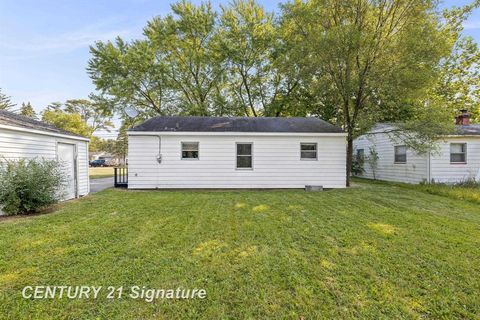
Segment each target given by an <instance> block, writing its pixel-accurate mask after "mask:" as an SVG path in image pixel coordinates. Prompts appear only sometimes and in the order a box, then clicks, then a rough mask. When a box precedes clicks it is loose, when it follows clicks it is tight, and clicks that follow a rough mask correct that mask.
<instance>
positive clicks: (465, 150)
mask: <svg viewBox="0 0 480 320" xmlns="http://www.w3.org/2000/svg"><path fill="white" fill-rule="evenodd" d="M452 144H461V145H463V146H465V147H464V151H463V152H462V153H460V152H455V153H453V154H463V155H464V157H465V159H464V160H465V161H463V162H462V161H452ZM449 147H450V152H449V157H450V164H453V165H455V164H467V151H468V149H467V143H466V142H450V145H449Z"/></svg>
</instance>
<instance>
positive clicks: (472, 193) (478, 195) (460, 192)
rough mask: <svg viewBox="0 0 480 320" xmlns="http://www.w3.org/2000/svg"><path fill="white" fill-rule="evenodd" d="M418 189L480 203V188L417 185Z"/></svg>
mask: <svg viewBox="0 0 480 320" xmlns="http://www.w3.org/2000/svg"><path fill="white" fill-rule="evenodd" d="M415 187H416V188H417V189H419V190H422V191H425V192H428V193H431V194H436V195H440V196H446V197H451V198H455V199H460V200H467V201H472V202H476V203H480V187H479V186H452V185H446V184H423V185H416V186H415Z"/></svg>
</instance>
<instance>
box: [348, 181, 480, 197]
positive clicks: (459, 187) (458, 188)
mask: <svg viewBox="0 0 480 320" xmlns="http://www.w3.org/2000/svg"><path fill="white" fill-rule="evenodd" d="M353 180H354V181H357V182H365V183H366V182H369V181H370V183H380V184H384V185H396V186H400V187H404V188H408V189H413V190H418V191H423V192H427V193H430V194H434V195H439V196H444V197H449V198H452V199H459V200H466V201H471V202H474V203H480V185H479V184H477V183H475V182H472V183H464V184H455V185H454V184H444V183H433V184H409V183H400V182H385V181H371V180H367V179H364V178H354V179H353Z"/></svg>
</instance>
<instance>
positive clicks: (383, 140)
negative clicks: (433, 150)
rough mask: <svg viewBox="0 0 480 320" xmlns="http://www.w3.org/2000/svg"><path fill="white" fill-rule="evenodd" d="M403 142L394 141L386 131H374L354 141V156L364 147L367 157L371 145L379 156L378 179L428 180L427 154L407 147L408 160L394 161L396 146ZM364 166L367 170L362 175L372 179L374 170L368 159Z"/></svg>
mask: <svg viewBox="0 0 480 320" xmlns="http://www.w3.org/2000/svg"><path fill="white" fill-rule="evenodd" d="M401 144H402V143H401V142H398V141H392V139H391V138H390V137H389V135H388V134H386V133H382V132H373V133H371V134H367V135H363V136H361V137H359V138H358V139H356V140H355V141H354V156H355V155H356V152H357V151H356V150H358V149H363V150H364V152H365V158H366V157H368V154H369V151H370V147H374V148H375V150H376V151H377V153H378V157H379V159H378V165H377V170H376V173H375V176H376V179H379V180H387V181H397V182H407V183H420V182H422V181H427V180H428V176H427V173H428V156H427V155H419V154H417V153H415V152H414V151H413V150H409V149H407V162H406V163H395V162H394V146H396V145H401ZM363 167H364V170H365V171H364V173H363V174H361V175H360V176H361V177H365V178H369V179H372V178H373V171H372V168H371V167H370V166H369V164H368V162H367V161H365V163H364V166H363Z"/></svg>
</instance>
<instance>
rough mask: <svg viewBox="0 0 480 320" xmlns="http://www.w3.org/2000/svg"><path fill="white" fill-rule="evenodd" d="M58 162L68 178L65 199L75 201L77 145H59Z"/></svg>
mask: <svg viewBox="0 0 480 320" xmlns="http://www.w3.org/2000/svg"><path fill="white" fill-rule="evenodd" d="M57 150H58V151H57V152H58V155H57V157H58V161H60V163H61V165H62V170H63V172H64V174H65V177H66V182H65V189H64V199H65V200H68V199H73V198H75V196H76V185H77V183H76V181H77V177H76V170H75V145H73V144H67V143H59V144H58V148H57Z"/></svg>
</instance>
